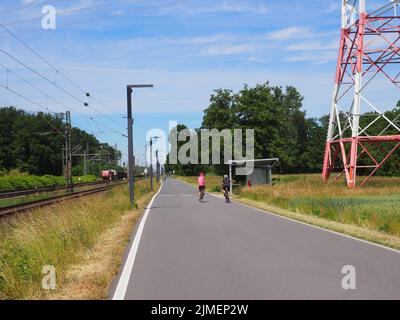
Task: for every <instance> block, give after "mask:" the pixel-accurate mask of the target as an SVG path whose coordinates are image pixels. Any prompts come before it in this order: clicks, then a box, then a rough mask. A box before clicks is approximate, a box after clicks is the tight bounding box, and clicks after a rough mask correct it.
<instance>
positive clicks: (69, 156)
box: [64, 111, 74, 192]
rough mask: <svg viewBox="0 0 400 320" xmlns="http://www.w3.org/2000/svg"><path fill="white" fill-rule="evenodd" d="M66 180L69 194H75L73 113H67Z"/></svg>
mask: <svg viewBox="0 0 400 320" xmlns="http://www.w3.org/2000/svg"><path fill="white" fill-rule="evenodd" d="M65 118H66V119H65V121H66V124H65V172H64V175H65V179H66V185H67V192H74V186H73V182H72V148H71V129H72V124H71V112H70V111H67V112H66V114H65Z"/></svg>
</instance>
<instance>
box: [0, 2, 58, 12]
mask: <svg viewBox="0 0 400 320" xmlns="http://www.w3.org/2000/svg"><path fill="white" fill-rule="evenodd" d="M59 1H65V0H52V2H59ZM40 4H41V3H28V4H26V5H23V6H19V7H15V8H11V9H7V10H3V11H0V14H4V13H9V12H14V11H19V10H24V9H27V8H32V7H35V6H38V5H40ZM42 4H43V3H42Z"/></svg>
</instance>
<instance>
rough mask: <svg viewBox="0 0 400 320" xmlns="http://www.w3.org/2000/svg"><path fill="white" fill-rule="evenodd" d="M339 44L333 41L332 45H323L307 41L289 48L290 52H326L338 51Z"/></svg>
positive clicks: (318, 42)
mask: <svg viewBox="0 0 400 320" xmlns="http://www.w3.org/2000/svg"><path fill="white" fill-rule="evenodd" d="M338 47H339V42H338V41H336V40H335V41H331V42H330V43H323V42H320V41H306V42H300V43H294V44H291V45H289V46H287V48H286V49H287V50H288V51H325V50H335V49H338Z"/></svg>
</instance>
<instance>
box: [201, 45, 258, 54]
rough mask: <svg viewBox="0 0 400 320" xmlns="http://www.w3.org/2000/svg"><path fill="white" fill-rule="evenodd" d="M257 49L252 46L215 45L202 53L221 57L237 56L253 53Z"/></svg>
mask: <svg viewBox="0 0 400 320" xmlns="http://www.w3.org/2000/svg"><path fill="white" fill-rule="evenodd" d="M255 49H256V46H255V45H252V44H239V45H232V44H225V45H214V46H209V47H208V48H206V49H203V50H202V51H201V53H202V54H203V55H209V56H221V55H236V54H241V53H246V52H252V51H254V50H255Z"/></svg>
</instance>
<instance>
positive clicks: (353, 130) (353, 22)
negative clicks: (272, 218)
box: [323, 0, 400, 188]
mask: <svg viewBox="0 0 400 320" xmlns="http://www.w3.org/2000/svg"><path fill="white" fill-rule="evenodd" d="M366 2H367V0H342V30H341V40H340V50H339V58H338V64H337V72H336V82H335V89H334V94H333V100H332V107H331V113H330V121H329V129H328V139H327V143H326V150H325V158H324V167H323V179H324V181H325V182H328V181H329V177H330V175H331V173H332V172H334V171H337V172H339V175H338V176H337V177H336V178H335V180H338V179H339V178H340V177H342V176H345V179H346V182H347V186H348V187H349V188H355V187H356V185H357V173H359V174H360V172H362V174H363V175H366V177H365V178H363V181H362V182H361V185H365V184H366V183H367V181H368V180H369V179H370V178H371V177H372V176H373V175H374V174H375V173H376V172H377V171H378V170H379V169H380V168H381V167H382V165H383V164H384V163H385V162H386V161H387V160H388V159H389V158H391V156H392V155H393V154H394V153H395V152H396V151H397V150H398V149H399V148H400V124H399V123H398V120H399V118H400V117H397V118H394V119H390V118H389V117H388V116H387V115H386V114H385V112H384V110H387V109H393V108H394V107H395V106H396V103H397V101H398V100H400V98H399V94H398V93H399V92H398V90H399V89H400V68H399V64H400V49H399V43H400V16H398V15H397V13H398V10H399V11H400V0H390V1H389V0H375V1H372V0H371V1H368V7H367V3H366ZM369 10H370V12H369ZM385 86H386V87H385ZM382 92H385V95H386V96H385V100H387V99H389V97H392V98H393V105H382V101H380V100H382ZM386 103H387V102H386ZM367 117H368V118H367ZM360 120H362V121H360ZM382 122H384V126H383V127H382ZM378 128H379V130H378V131H379V132H380V133H379V134H377V133H376V132H377V129H378ZM372 129H374V130H372ZM371 131H372V132H374V134H373V135H369V134H368V132H371ZM377 151H379V155H378V152H377Z"/></svg>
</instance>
